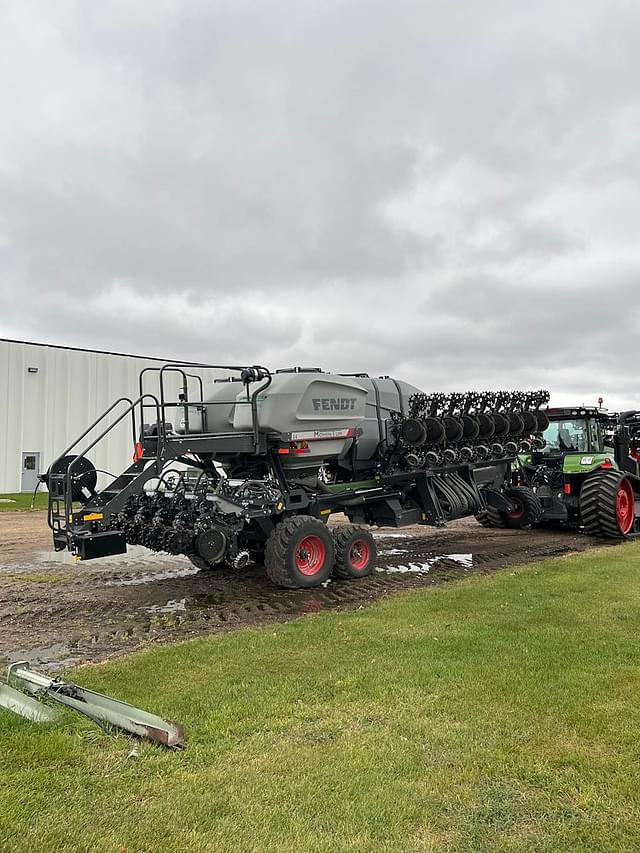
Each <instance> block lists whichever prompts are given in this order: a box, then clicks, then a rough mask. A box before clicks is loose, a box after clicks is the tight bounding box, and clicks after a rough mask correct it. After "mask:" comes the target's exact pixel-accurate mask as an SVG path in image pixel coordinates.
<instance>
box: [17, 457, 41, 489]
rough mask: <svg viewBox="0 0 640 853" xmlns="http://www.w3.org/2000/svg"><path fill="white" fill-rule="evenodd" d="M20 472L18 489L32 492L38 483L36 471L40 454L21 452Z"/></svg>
mask: <svg viewBox="0 0 640 853" xmlns="http://www.w3.org/2000/svg"><path fill="white" fill-rule="evenodd" d="M21 471H22V473H21V475H20V491H21V492H32V491H33V490H34V489H35V487H36V486H37V484H38V473H39V471H40V454H39V453H23V454H22V469H21Z"/></svg>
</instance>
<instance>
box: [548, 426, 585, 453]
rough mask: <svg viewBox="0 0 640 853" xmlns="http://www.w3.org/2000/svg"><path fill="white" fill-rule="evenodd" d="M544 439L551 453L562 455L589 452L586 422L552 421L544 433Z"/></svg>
mask: <svg viewBox="0 0 640 853" xmlns="http://www.w3.org/2000/svg"><path fill="white" fill-rule="evenodd" d="M544 439H545V441H546V442H547V448H548V449H549V450H550V451H554V450H555V451H559V452H561V453H566V452H571V451H572V450H573V451H576V452H578V453H584V452H585V451H587V450H589V446H590V445H589V430H588V425H587V422H586V421H584V420H573V419H567V420H563V421H552V422H551V423H550V424H549V426H548V427H547V429H546V430H545V431H544Z"/></svg>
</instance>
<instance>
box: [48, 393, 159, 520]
mask: <svg viewBox="0 0 640 853" xmlns="http://www.w3.org/2000/svg"><path fill="white" fill-rule="evenodd" d="M145 397H149V398H150V399H151V400H153V401H155V408H156V413H157V416H158V419H159V418H160V404H159V402H158V398H157V397H156V396H155V395H153V394H142V395H141V396H140V397H138V399H136V400H131V399H130V398H129V397H121V398H120V399H119V400H117V401H116V403H114V404H113V406H111V407H110V408H109V409H107V411H106V412H104V414H103V415H102V416H101V417H100V418H98V420H97V421H96V424H97V423H99V422H100V421H101V420H102V419H103V418H104V417H105V416H106V415H107V414H108V413H109V412H110V411H111V410H112V409H113V408H114V407H115V405H117V403H120V402H123V401H127V402H128V403H129V406H128V407H127V408H126V409H125V410H124V411H123V412H121V413H120V415H118V417H117V418H116V420H115V421H113V422H112V423H110V424H109V426H108V427H107V428H106V429H105V430H103V431H102V432H101V433H100V435H99V436H97V438H95V439H94V440H93V441H92V442H91V443H90V444H89V445H87V447H85V449H84V450H83V451H81V452H80V453H78V454H77V455H76V457H75V459H74V460H73V461H72V462H71V464H70V465H69V467H68V468H67V470H66V471H65V473H64V480H63V497H64V509H65V520H66V523H68V519H69V517H70V516H71V514H72V508H73V500H72V493H73V489H72V488H70V484H71V480H72V471H73V469H74V467H75V466H76V465H77V463H78V460H79V459H80V458H82V457H85V456H86V454H87V453H88V452H89V451H90V450H92V449H93V448H94V447H95V446H96V444H98V443H99V442H100V441H102V439H103V438H104V437H105V436H106V435H108V434H109V433H110V432H111V430H112V429H114V427H116V426H118V424H119V423H120V422H121V421H122V420H123V419H124V418H125V417H126V416H127V415H128V414H129V413H131V415H132V420H133V438H134V444H135V442H136V440H137V439H136V432H135V409H136V406H137V405H138V403H141V402H142V400H143V399H144V398H145ZM96 424H94V426H95V425H96ZM92 428H93V427H90V428H89V430H86V431H85V432H84V433H83V434H82V435H81V436H80V438H78V439H77V440H76V441H75V442H74V444H72V445H71V447H75V445H76V444H77V443H78V442H79V441H80V440H81V439H82V438H84V436H85V435H87V432H89V431H90V429H92ZM64 455H66V454H63V456H64ZM60 458H62V457H60ZM156 461H157V456H156ZM116 479H117V477H116Z"/></svg>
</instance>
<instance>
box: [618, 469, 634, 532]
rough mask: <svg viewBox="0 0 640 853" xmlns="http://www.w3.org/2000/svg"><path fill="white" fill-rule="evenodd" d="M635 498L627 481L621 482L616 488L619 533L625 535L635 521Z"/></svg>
mask: <svg viewBox="0 0 640 853" xmlns="http://www.w3.org/2000/svg"><path fill="white" fill-rule="evenodd" d="M635 517H636V511H635V497H634V494H633V489H632V487H631V483H630V482H629V481H628V480H622V482H621V483H620V485H619V486H618V494H617V495H616V518H617V520H618V527H619V529H620V533H622V534H624V535H626V534H627V533H629V531H630V530H631V528H632V527H633V522H634V521H635Z"/></svg>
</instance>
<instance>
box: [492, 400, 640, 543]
mask: <svg viewBox="0 0 640 853" xmlns="http://www.w3.org/2000/svg"><path fill="white" fill-rule="evenodd" d="M546 414H547V416H548V418H549V421H550V423H549V426H548V427H547V429H546V430H545V432H544V436H543V437H544V440H545V447H544V448H543V449H541V450H536V451H533V452H532V453H526V454H522V455H521V456H520V458H519V464H518V465H516V466H514V467H513V469H512V471H511V480H512V483H513V484H516V485H517V484H522V485H526V486H528V487H530V488H531V489H532V490H533V492H534V493H535V500H536V502H537V504H538V509H539V515H540V518H539V522H538V523H539V524H541V525H562V526H569V527H584V529H585V531H586V532H587V533H589V534H591V535H593V536H599V537H602V538H606V539H626V538H628V537H630V536H635V535H637V534H638V533H639V532H640V412H637V411H628V412H623V413H622V414H619V415H614V414H611V413H609V412H607V411H606V410H605V409H599V408H593V407H584V406H578V407H575V406H574V407H562V408H553V409H547V410H546ZM519 510H520V513H521V514H522V515H526V512H527V507H526V506H525V505H522V506H521V507H520V508H519ZM486 519H487V521H486V523H487V524H488V525H489V526H505V525H509V523H510V517H509V515H508V514H505V513H502V512H500V511H498V510H494V509H493V508H489V509H488V511H487V513H486ZM534 523H535V522H534Z"/></svg>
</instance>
